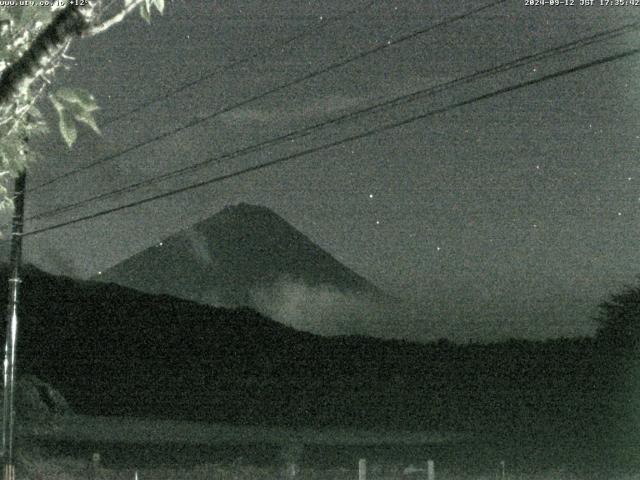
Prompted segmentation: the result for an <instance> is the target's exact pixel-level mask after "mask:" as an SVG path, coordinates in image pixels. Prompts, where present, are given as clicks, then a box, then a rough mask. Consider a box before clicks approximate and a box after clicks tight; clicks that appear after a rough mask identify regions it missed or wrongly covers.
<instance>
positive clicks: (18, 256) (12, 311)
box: [2, 170, 27, 480]
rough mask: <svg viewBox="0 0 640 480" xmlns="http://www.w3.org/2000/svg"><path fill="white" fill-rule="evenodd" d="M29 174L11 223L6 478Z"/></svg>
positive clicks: (20, 185) (10, 468)
mask: <svg viewBox="0 0 640 480" xmlns="http://www.w3.org/2000/svg"><path fill="white" fill-rule="evenodd" d="M26 180H27V175H26V171H25V170H23V171H22V172H20V174H19V175H18V176H17V177H16V179H15V181H14V188H13V203H14V209H13V222H12V224H11V254H10V258H9V262H10V265H9V267H10V271H9V300H8V302H7V334H6V338H5V347H4V388H3V397H2V398H3V405H2V407H3V408H2V457H3V460H4V472H3V480H15V478H16V472H15V466H14V464H13V424H14V420H15V411H14V390H15V370H16V343H17V339H18V293H19V287H20V282H21V281H22V280H20V264H21V262H22V227H23V220H24V194H25V186H26Z"/></svg>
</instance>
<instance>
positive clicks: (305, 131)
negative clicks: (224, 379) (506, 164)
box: [27, 22, 640, 220]
mask: <svg viewBox="0 0 640 480" xmlns="http://www.w3.org/2000/svg"><path fill="white" fill-rule="evenodd" d="M639 27H640V22H634V23H631V24H627V25H623V26H621V27H618V28H615V29H610V30H606V31H603V32H598V33H595V34H592V35H589V36H586V37H583V38H580V39H577V40H574V41H572V42H569V43H566V44H563V45H559V46H556V47H552V48H548V49H546V50H543V51H540V52H536V53H534V54H530V55H525V56H523V57H520V58H517V59H514V60H510V61H508V62H505V63H502V64H499V65H496V66H493V67H490V68H486V69H483V70H480V71H477V72H474V73H472V74H469V75H466V76H463V77H459V78H456V79H454V80H450V81H447V82H443V83H440V84H438V85H435V86H432V87H429V88H426V89H421V90H418V91H416V92H412V93H409V94H405V95H401V96H398V97H395V98H392V99H390V100H386V101H383V102H381V103H377V104H374V105H371V106H368V107H365V108H362V109H359V110H356V111H354V112H350V113H346V114H343V115H340V116H338V117H334V118H331V119H328V120H324V121H322V122H319V123H316V124H314V125H310V126H307V127H304V128H302V129H299V130H294V131H291V132H289V133H287V134H283V135H280V136H278V137H275V138H271V139H268V140H264V141H262V142H259V143H256V144H253V145H250V146H247V147H243V148H241V149H238V150H235V151H232V152H226V153H223V154H221V155H219V156H217V157H213V158H209V159H207V160H204V161H201V162H198V163H196V164H193V165H189V166H186V167H183V168H180V169H178V170H174V171H171V172H167V173H164V174H161V175H158V176H155V177H152V178H147V179H144V180H141V181H139V182H136V183H133V184H130V185H127V186H126V187H122V188H119V189H116V190H112V191H110V192H106V193H101V194H98V195H94V196H92V197H89V198H86V199H83V200H79V201H77V202H75V203H72V204H69V205H65V206H62V207H57V208H53V209H51V210H47V211H44V212H41V213H38V214H36V215H33V216H31V217H28V218H27V220H37V219H42V218H46V217H49V216H53V215H57V214H60V213H63V212H66V211H69V210H72V209H75V208H78V207H81V206H84V205H87V204H90V203H92V202H95V201H98V200H103V199H106V198H109V197H113V196H115V195H119V194H123V193H128V192H132V191H135V190H137V189H139V188H142V187H145V186H148V185H152V184H155V183H159V182H161V181H164V180H168V179H170V178H174V177H177V176H179V175H183V174H185V173H188V172H193V171H195V170H197V169H199V168H203V167H205V166H208V165H210V164H212V163H213V162H217V163H220V161H222V160H229V159H233V158H236V157H239V156H244V155H247V154H249V153H252V152H255V151H258V150H260V149H261V148H264V147H266V146H271V145H275V144H277V143H281V142H284V141H288V140H291V139H294V138H300V137H303V136H306V135H309V134H311V133H313V131H314V130H318V129H321V128H324V127H326V126H329V125H335V124H337V123H342V122H344V121H346V120H350V119H352V118H355V117H358V116H361V115H364V114H368V113H373V112H377V111H382V110H383V109H388V108H391V107H397V106H398V105H402V104H405V103H408V102H409V101H415V100H417V99H419V98H423V97H424V96H427V95H433V94H435V93H439V92H442V91H445V90H447V89H449V88H451V87H452V86H456V85H460V84H466V83H469V82H471V81H473V80H478V79H482V78H486V77H489V76H492V75H495V74H497V73H502V72H505V71H508V70H511V69H514V68H517V67H521V66H523V65H526V64H529V63H532V62H536V61H540V60H543V59H547V58H550V57H553V56H556V55H559V54H563V53H566V52H568V51H571V50H573V49H576V48H582V47H585V46H589V45H592V44H593V43H596V42H601V41H603V40H610V39H612V38H615V37H617V36H620V35H623V34H625V33H627V32H628V31H631V30H634V29H636V30H637V29H638V28H639Z"/></svg>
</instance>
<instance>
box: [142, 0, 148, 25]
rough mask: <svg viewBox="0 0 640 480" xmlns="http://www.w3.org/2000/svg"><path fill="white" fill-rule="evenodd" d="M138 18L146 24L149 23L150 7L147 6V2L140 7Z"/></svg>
mask: <svg viewBox="0 0 640 480" xmlns="http://www.w3.org/2000/svg"><path fill="white" fill-rule="evenodd" d="M140 16H141V17H142V18H144V20H145V21H146V22H147V23H149V24H150V23H151V6H150V5H149V0H145V3H144V4H141V5H140Z"/></svg>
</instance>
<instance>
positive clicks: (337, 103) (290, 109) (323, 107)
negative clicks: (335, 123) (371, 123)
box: [220, 94, 365, 124]
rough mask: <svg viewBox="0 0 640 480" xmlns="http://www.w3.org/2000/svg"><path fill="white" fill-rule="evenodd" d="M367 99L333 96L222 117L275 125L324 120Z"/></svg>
mask: <svg viewBox="0 0 640 480" xmlns="http://www.w3.org/2000/svg"><path fill="white" fill-rule="evenodd" d="M364 100H365V99H364V98H359V97H350V96H346V95H339V94H332V95H325V96H322V97H319V98H315V99H311V100H310V101H306V102H304V103H300V102H296V101H295V100H293V101H291V102H289V103H288V104H287V105H288V106H286V107H285V106H282V105H274V106H272V107H262V108H248V107H247V108H236V109H233V110H231V111H229V112H226V113H224V114H223V115H221V116H220V118H221V119H222V120H223V121H227V122H229V123H234V124H236V123H274V122H278V123H279V122H283V121H300V120H304V119H308V120H310V119H319V118H324V117H325V116H326V115H328V114H333V113H337V112H341V111H343V110H346V109H349V108H351V107H354V106H356V105H359V104H361V103H362V102H363V101H364Z"/></svg>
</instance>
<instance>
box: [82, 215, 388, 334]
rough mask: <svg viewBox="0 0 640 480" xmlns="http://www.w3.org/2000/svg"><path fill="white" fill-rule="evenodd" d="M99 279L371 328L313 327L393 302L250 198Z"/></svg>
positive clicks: (296, 318)
mask: <svg viewBox="0 0 640 480" xmlns="http://www.w3.org/2000/svg"><path fill="white" fill-rule="evenodd" d="M94 280H99V281H102V282H113V283H117V284H119V285H123V286H127V287H130V288H134V289H137V290H140V291H144V292H148V293H156V294H169V295H173V296H177V297H180V298H184V299H188V300H193V301H196V302H199V303H204V304H210V305H217V306H228V307H233V306H249V307H252V308H255V309H257V310H258V311H260V312H262V313H263V314H266V315H269V316H271V317H272V318H275V319H276V320H279V321H283V322H284V323H287V324H289V325H292V326H294V327H296V328H302V329H305V330H310V331H315V332H316V333H333V334H344V333H363V332H362V331H359V330H358V328H354V325H350V323H354V322H352V321H350V320H349V319H348V318H344V319H341V320H340V322H341V324H343V327H344V328H337V326H336V328H334V329H333V330H329V331H317V330H314V328H313V327H314V325H325V326H326V325H328V324H329V323H330V322H331V319H330V318H329V317H332V316H333V317H348V316H349V313H348V312H347V313H345V310H350V311H361V310H363V305H365V304H366V305H369V306H372V305H376V304H379V303H389V302H391V299H390V297H389V296H387V295H385V294H384V293H383V292H382V291H380V290H379V289H378V288H377V287H375V286H374V285H373V284H371V283H370V282H369V281H367V280H366V279H364V278H363V277H361V276H360V275H358V274H357V273H355V272H353V271H352V270H350V269H349V268H347V267H345V266H344V265H342V264H341V263H340V262H338V261H337V260H336V259H335V258H333V257H332V256H331V255H330V254H328V253H327V252H325V251H324V250H322V249H321V248H320V247H318V246H317V245H315V244H314V243H313V242H312V241H311V240H309V239H308V238H307V237H306V236H305V235H303V234H302V233H300V232H299V231H298V230H296V229H295V228H293V227H292V226H291V225H289V224H288V223H287V222H286V221H285V220H283V219H282V218H281V217H280V216H278V215H276V214H275V213H274V212H272V211H271V210H269V209H267V208H265V207H258V206H252V205H247V204H239V205H237V206H233V207H227V208H225V209H223V210H222V211H221V212H219V213H217V214H215V215H213V216H212V217H210V218H209V219H207V220H205V221H202V222H200V223H198V224H196V225H194V226H192V227H190V228H188V229H185V230H183V231H181V232H179V233H177V234H175V235H173V236H171V237H169V238H167V239H165V240H163V241H162V242H161V243H160V244H158V245H156V246H155V247H152V248H149V249H147V250H144V251H142V252H140V253H138V254H136V255H134V256H132V257H131V258H129V259H127V260H125V261H123V262H121V263H120V264H118V265H116V266H114V267H112V268H110V269H109V270H107V271H105V272H103V273H102V274H101V275H99V276H97V277H94ZM301 318H304V319H303V320H300V319H301ZM334 323H335V322H334Z"/></svg>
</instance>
